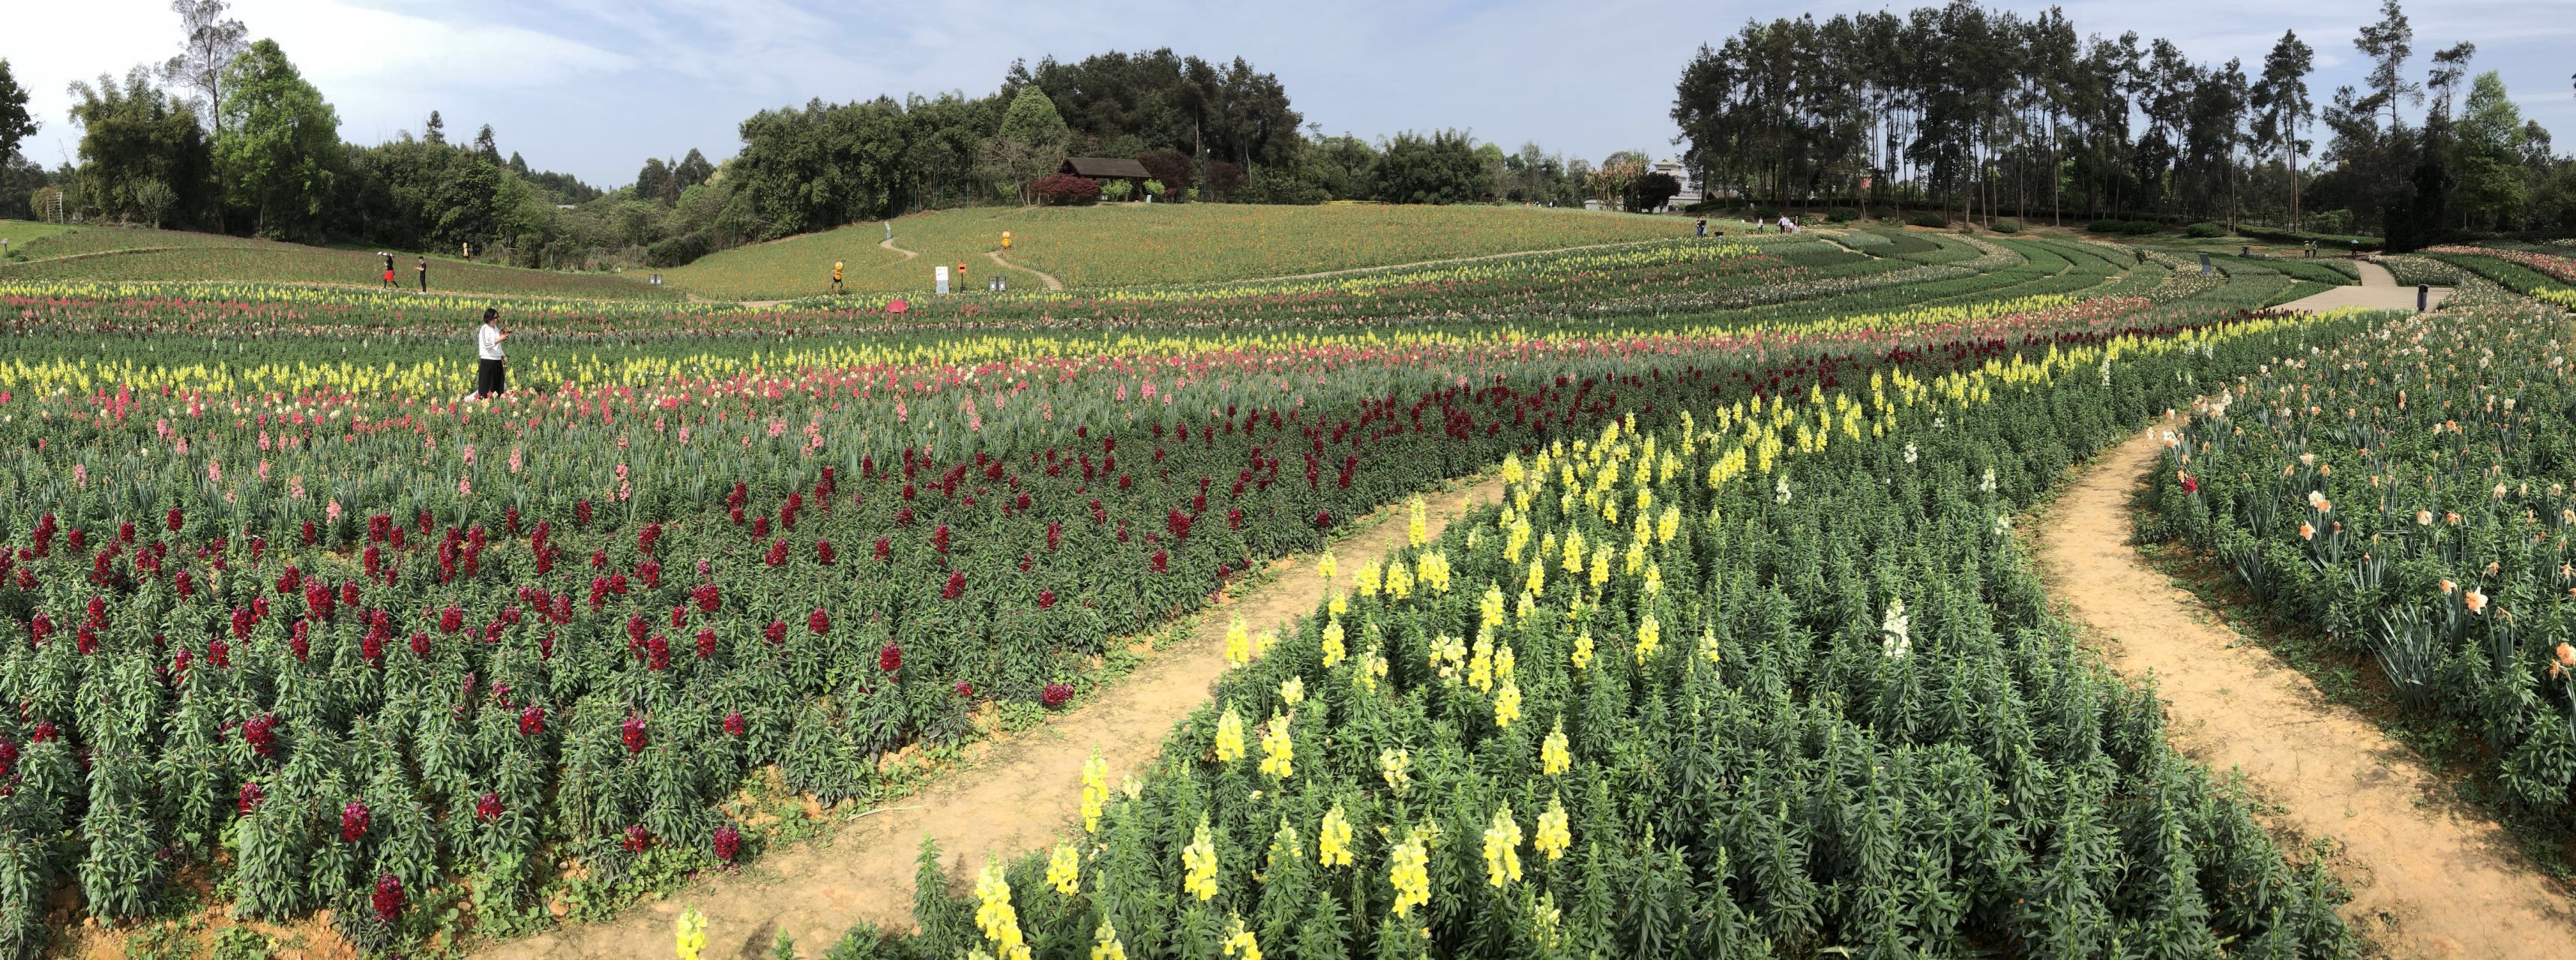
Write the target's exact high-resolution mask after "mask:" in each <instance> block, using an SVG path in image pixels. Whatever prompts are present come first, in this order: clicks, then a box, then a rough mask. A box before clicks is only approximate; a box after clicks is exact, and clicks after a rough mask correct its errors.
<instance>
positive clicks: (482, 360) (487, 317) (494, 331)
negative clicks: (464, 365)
mask: <svg viewBox="0 0 2576 960" xmlns="http://www.w3.org/2000/svg"><path fill="white" fill-rule="evenodd" d="M500 324H501V311H500V309H499V308H497V307H485V308H483V325H482V326H481V327H479V328H477V329H476V330H475V331H474V355H475V363H474V396H475V397H477V398H482V397H493V396H499V395H500V394H501V392H502V391H504V390H507V389H509V371H508V366H507V361H506V360H505V359H504V357H503V355H502V353H501V341H503V340H507V339H510V335H509V333H507V332H505V331H503V330H502V329H501V326H500Z"/></svg>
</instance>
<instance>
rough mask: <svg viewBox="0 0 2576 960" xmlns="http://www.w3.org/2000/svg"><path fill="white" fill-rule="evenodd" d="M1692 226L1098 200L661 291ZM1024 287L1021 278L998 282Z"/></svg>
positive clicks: (986, 214) (1306, 268)
mask: <svg viewBox="0 0 2576 960" xmlns="http://www.w3.org/2000/svg"><path fill="white" fill-rule="evenodd" d="M1690 223H1691V222H1690V220H1688V219H1684V218H1676V217H1651V216H1641V215H1635V214H1621V213H1597V212H1588V211H1583V210H1550V209H1543V208H1533V207H1485V206H1473V207H1468V206H1460V207H1428V206H1387V205H1379V204H1325V205H1321V206H1311V207H1282V206H1260V205H1251V204H1213V203H1210V204H1151V205H1147V204H1134V203H1125V204H1101V205H1098V206H1090V207H971V208H967V209H963V210H944V211H939V212H936V213H926V214H916V215H913V216H908V217H902V218H899V219H897V220H895V221H894V232H895V241H894V242H895V246H897V247H901V248H903V249H905V250H911V251H914V252H916V253H919V254H920V255H921V256H920V257H918V258H916V259H912V260H909V261H907V260H906V259H905V257H904V256H903V255H902V254H900V253H896V252H893V251H889V250H886V249H884V248H883V247H880V246H878V244H879V242H881V241H883V240H884V239H885V227H884V226H883V225H882V224H881V223H873V222H872V223H862V224H856V225H853V226H849V227H843V228H841V229H838V230H831V231H826V232H823V233H816V234H807V235H804V236H799V237H790V238H787V239H784V240H779V241H775V242H772V243H765V244H760V245H757V246H751V247H744V248H740V249H736V250H728V251H725V252H722V253H718V254H715V255H713V256H710V257H707V258H706V259H703V260H700V261H698V262H696V263H693V264H690V265H688V266H685V267H681V268H678V269H675V270H666V271H663V276H664V278H665V279H667V280H668V281H669V282H671V283H673V284H676V285H678V286H680V287H682V288H685V289H687V290H690V291H691V292H694V293H698V294H701V295H704V296H708V297H716V298H740V299H772V298H780V297H791V296H811V295H813V294H816V293H820V292H822V291H823V289H824V287H825V285H826V284H827V283H828V282H829V281H830V279H831V275H832V261H833V260H835V259H838V260H840V261H842V262H843V263H844V264H846V267H847V269H846V273H845V277H846V278H847V283H848V285H849V287H850V289H852V290H875V291H912V290H917V291H923V292H927V291H928V290H929V289H930V286H931V282H932V281H931V268H932V267H933V266H936V265H939V264H947V265H949V266H951V267H954V266H955V265H956V264H958V263H960V262H963V263H965V264H966V265H967V270H966V278H967V283H968V284H970V285H976V284H982V283H983V282H984V281H985V280H987V279H989V278H990V277H991V276H992V273H993V271H995V270H997V269H1000V268H998V267H996V266H994V264H993V262H992V261H991V260H990V259H988V258H986V256H985V254H986V252H987V251H992V250H998V249H1000V248H1001V241H1002V231H1005V230H1008V231H1010V232H1011V240H1012V244H1011V250H1010V253H1009V254H1008V256H1009V257H1010V259H1011V262H1013V263H1015V264H1019V265H1022V266H1027V267H1031V268H1034V269H1037V270H1042V271H1045V272H1047V273H1050V274H1053V275H1055V277H1056V278H1057V279H1058V280H1061V281H1063V282H1064V284H1065V285H1066V286H1067V287H1075V288H1101V287H1133V286H1149V285H1165V284H1183V283H1209V282H1218V281H1227V280H1250V279H1259V278H1264V277H1278V276H1288V275H1294V274H1303V273H1314V272H1320V271H1327V270H1346V269H1353V268H1361V267H1379V266H1387V265H1391V264H1399V263H1417V262H1420V261H1425V260H1441V259H1449V258H1455V257H1471V256H1480V255H1484V254H1493V253H1514V252H1519V251H1525V250H1550V249H1558V248H1563V247H1578V246H1585V245H1589V244H1597V243H1618V242H1624V241H1636V240H1654V239H1661V238H1668V237H1677V236H1683V235H1686V234H1688V233H1689V232H1690ZM1003 275H1004V276H1005V277H1006V278H1007V279H1009V280H1011V281H1012V282H1013V284H1014V285H1030V286H1034V285H1035V284H1036V282H1037V281H1036V280H1035V278H1033V277H1030V276H1028V275H1027V274H1025V273H1020V272H1017V271H1011V272H1007V273H1004V274H1003Z"/></svg>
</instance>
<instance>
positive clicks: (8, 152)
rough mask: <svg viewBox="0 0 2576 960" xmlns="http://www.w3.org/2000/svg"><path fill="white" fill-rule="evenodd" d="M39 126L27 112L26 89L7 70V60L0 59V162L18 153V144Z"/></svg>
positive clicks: (4, 161)
mask: <svg viewBox="0 0 2576 960" xmlns="http://www.w3.org/2000/svg"><path fill="white" fill-rule="evenodd" d="M39 126H41V125H40V124H38V123H37V122H36V119H35V118H34V117H32V116H29V115H28V113H27V90H26V88H24V87H21V86H19V85H18V78H17V77H16V76H14V75H12V74H10V72H9V61H7V60H0V163H6V162H8V161H9V160H10V158H12V157H16V156H17V155H18V144H19V143H21V142H24V141H25V140H26V139H27V137H28V136H29V135H30V134H33V133H35V132H36V129H37V128H38V127H39Z"/></svg>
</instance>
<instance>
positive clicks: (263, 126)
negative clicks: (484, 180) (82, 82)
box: [214, 40, 497, 235]
mask: <svg viewBox="0 0 2576 960" xmlns="http://www.w3.org/2000/svg"><path fill="white" fill-rule="evenodd" d="M222 82H223V85H224V88H225V93H224V101H223V108H222V109H221V110H219V111H217V116H219V117H221V118H222V120H223V123H222V124H221V126H222V129H223V130H224V133H222V134H221V135H220V136H218V137H217V138H216V141H215V151H214V155H215V157H214V158H215V168H216V170H217V171H219V172H220V173H221V175H222V179H223V182H224V199H225V200H226V201H227V202H229V203H231V204H233V205H234V206H238V207H245V208H248V209H250V210H251V211H253V212H254V213H255V214H256V216H257V220H256V223H257V229H258V232H259V233H261V234H263V235H270V234H294V233H299V232H301V230H302V228H304V227H305V226H307V225H309V224H310V223H311V222H312V221H313V219H314V218H316V217H318V216H319V215H320V214H321V213H322V210H323V207H324V205H325V204H326V203H327V202H328V200H329V198H330V196H331V189H332V178H333V177H335V176H337V175H338V171H339V168H340V163H341V160H342V158H343V151H342V149H341V147H340V115H339V113H338V111H335V110H333V109H332V108H331V104H330V103H329V102H328V101H325V100H323V99H322V92H321V91H319V90H316V89H314V88H313V85H312V84H310V83H306V82H305V80H304V75H303V74H302V73H300V72H298V71H297V70H296V69H295V64H293V63H291V62H289V61H288V60H287V59H286V53H285V51H283V50H280V49H279V48H278V46H277V41H274V40H261V41H259V42H258V43H254V44H251V46H250V49H248V50H245V51H243V52H242V54H241V56H239V57H236V58H234V59H233V63H232V66H230V67H228V68H226V69H225V70H224V76H223V81H222ZM485 131H486V132H487V133H488V132H489V131H490V128H489V127H486V128H485ZM494 162H495V163H497V158H495V160H494Z"/></svg>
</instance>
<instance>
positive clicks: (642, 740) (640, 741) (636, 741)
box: [617, 717, 650, 753]
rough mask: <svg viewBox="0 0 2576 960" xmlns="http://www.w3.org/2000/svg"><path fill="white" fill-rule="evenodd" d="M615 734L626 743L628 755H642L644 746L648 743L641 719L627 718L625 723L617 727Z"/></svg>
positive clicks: (642, 719)
mask: <svg viewBox="0 0 2576 960" xmlns="http://www.w3.org/2000/svg"><path fill="white" fill-rule="evenodd" d="M617 733H618V736H619V737H621V738H623V739H624V740H625V741H626V752H628V753H643V752H644V745H645V744H646V743H648V742H650V741H649V739H648V738H647V737H646V736H645V734H644V718H643V717H627V718H626V722H624V723H620V724H618V725H617Z"/></svg>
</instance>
